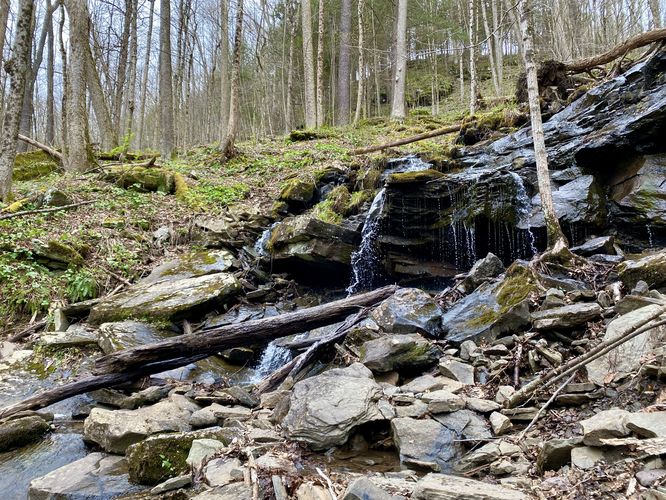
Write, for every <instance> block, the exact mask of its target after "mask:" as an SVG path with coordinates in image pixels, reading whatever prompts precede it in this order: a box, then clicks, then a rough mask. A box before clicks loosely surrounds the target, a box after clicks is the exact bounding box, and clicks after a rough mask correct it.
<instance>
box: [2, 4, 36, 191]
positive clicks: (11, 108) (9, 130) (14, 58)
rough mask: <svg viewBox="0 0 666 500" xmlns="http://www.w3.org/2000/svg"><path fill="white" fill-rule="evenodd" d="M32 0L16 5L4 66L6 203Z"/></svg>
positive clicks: (27, 67) (26, 68)
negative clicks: (6, 94)
mask: <svg viewBox="0 0 666 500" xmlns="http://www.w3.org/2000/svg"><path fill="white" fill-rule="evenodd" d="M32 15H33V2H32V0H21V1H20V2H19V11H18V17H17V18H16V29H15V33H16V35H15V37H14V46H13V47H12V52H11V58H10V59H9V60H8V61H7V62H6V63H5V70H6V71H7V73H8V74H9V77H10V83H9V99H8V103H7V112H6V114H5V119H4V121H3V124H2V136H1V137H0V198H1V199H2V200H3V201H9V198H10V193H11V187H12V170H13V168H14V160H15V158H16V140H17V139H18V133H19V125H20V117H21V109H22V107H23V97H24V93H25V86H26V78H27V76H28V73H29V71H30V47H31V45H32Z"/></svg>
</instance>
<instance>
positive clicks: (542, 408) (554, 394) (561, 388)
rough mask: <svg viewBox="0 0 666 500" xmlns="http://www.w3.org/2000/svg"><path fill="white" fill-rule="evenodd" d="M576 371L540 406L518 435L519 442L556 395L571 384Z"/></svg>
mask: <svg viewBox="0 0 666 500" xmlns="http://www.w3.org/2000/svg"><path fill="white" fill-rule="evenodd" d="M577 371H578V369H576V370H574V372H573V373H572V374H571V376H570V377H569V378H568V379H566V380H565V381H564V383H563V384H562V385H561V386H559V387H558V388H557V390H556V391H555V392H554V393H553V395H552V396H551V397H550V399H549V400H548V401H546V402H545V403H544V404H543V405H542V406H541V408H539V411H537V413H536V415H534V418H533V419H532V421H531V422H530V423H529V424H528V426H527V427H525V429H523V432H521V433H520V435H519V436H518V439H519V440H522V439H523V438H524V437H525V434H527V431H529V430H530V429H531V428H532V426H533V425H534V424H535V423H536V421H537V420H539V418H540V417H541V414H542V413H543V412H544V411H546V408H548V407H549V406H550V405H551V403H552V402H553V401H555V398H556V397H557V396H558V394H559V393H560V392H562V390H563V389H564V388H565V387H566V386H567V385H568V384H569V382H571V381H572V380H573V379H574V377H575V376H576V372H577Z"/></svg>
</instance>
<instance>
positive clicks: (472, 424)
mask: <svg viewBox="0 0 666 500" xmlns="http://www.w3.org/2000/svg"><path fill="white" fill-rule="evenodd" d="M433 418H434V419H435V420H437V421H438V422H439V423H440V424H442V425H443V426H444V427H446V428H447V429H450V430H452V431H453V432H455V433H456V434H457V435H458V436H460V437H462V438H463V439H469V440H472V441H473V440H484V439H490V438H492V434H490V428H489V427H488V423H487V422H486V420H485V419H484V418H483V417H481V416H479V415H477V414H476V413H475V412H473V411H470V410H460V411H456V412H453V413H440V414H437V415H433Z"/></svg>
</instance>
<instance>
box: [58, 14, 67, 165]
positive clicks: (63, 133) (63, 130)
mask: <svg viewBox="0 0 666 500" xmlns="http://www.w3.org/2000/svg"><path fill="white" fill-rule="evenodd" d="M61 5H62V4H61ZM64 31H65V8H64V7H63V8H62V9H60V19H59V22H58V50H59V52H60V65H61V67H62V99H61V103H60V144H61V147H62V150H63V151H65V148H66V146H67V140H68V137H67V136H68V134H67V95H68V94H69V65H68V63H67V50H65V38H64ZM63 163H64V162H63Z"/></svg>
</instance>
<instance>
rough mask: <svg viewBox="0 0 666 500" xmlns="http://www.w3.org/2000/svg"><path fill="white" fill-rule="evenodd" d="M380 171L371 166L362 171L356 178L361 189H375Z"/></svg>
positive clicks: (379, 178) (377, 185) (380, 174)
mask: <svg viewBox="0 0 666 500" xmlns="http://www.w3.org/2000/svg"><path fill="white" fill-rule="evenodd" d="M381 176H382V173H381V171H380V170H378V169H375V168H371V169H368V170H366V171H365V172H363V173H362V174H361V175H360V176H359V178H358V184H359V185H360V187H361V189H377V188H378V187H379V184H380V181H381Z"/></svg>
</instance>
